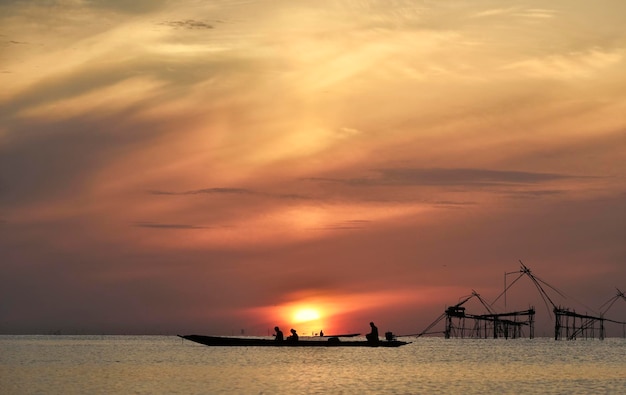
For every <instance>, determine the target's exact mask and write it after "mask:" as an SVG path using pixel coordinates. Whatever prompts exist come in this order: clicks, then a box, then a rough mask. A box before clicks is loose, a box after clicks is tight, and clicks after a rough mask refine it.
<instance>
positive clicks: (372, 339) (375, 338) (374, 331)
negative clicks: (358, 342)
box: [365, 322, 378, 343]
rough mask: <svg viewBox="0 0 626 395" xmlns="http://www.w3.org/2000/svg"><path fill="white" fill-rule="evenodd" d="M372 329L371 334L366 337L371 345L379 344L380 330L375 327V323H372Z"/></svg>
mask: <svg viewBox="0 0 626 395" xmlns="http://www.w3.org/2000/svg"><path fill="white" fill-rule="evenodd" d="M370 327H371V328H372V330H371V332H370V333H368V334H367V335H365V338H366V339H367V341H368V342H370V343H378V328H376V325H374V323H373V322H370Z"/></svg>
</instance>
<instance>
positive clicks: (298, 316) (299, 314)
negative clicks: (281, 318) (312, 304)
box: [293, 309, 320, 322]
mask: <svg viewBox="0 0 626 395" xmlns="http://www.w3.org/2000/svg"><path fill="white" fill-rule="evenodd" d="M319 318H320V315H319V313H318V312H317V311H315V310H313V309H302V310H298V311H296V313H295V314H294V315H293V320H294V321H295V322H305V321H313V320H319Z"/></svg>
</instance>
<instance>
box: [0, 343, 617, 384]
mask: <svg viewBox="0 0 626 395" xmlns="http://www.w3.org/2000/svg"><path fill="white" fill-rule="evenodd" d="M401 340H407V341H410V342H411V343H410V344H408V345H406V346H403V347H399V348H369V347H367V348H360V347H346V348H319V347H313V348H306V347H305V348H285V347H280V348H278V347H277V348H274V347H207V346H203V345H200V344H196V343H192V342H190V341H187V340H183V339H181V338H179V337H176V336H64V335H52V336H7V335H5V336H0V394H496V393H497V394H522V393H524V394H624V393H626V339H624V338H607V339H604V340H598V339H586V340H571V341H567V340H559V341H555V340H553V339H548V338H535V339H519V338H518V339H508V340H506V339H444V338H438V337H429V338H426V337H421V338H401Z"/></svg>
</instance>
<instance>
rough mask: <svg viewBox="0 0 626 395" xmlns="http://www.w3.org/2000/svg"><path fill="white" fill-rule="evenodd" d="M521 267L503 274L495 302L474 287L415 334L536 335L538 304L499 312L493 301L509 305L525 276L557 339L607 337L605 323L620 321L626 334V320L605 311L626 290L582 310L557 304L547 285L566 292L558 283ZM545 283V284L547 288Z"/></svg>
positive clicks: (449, 335)
mask: <svg viewBox="0 0 626 395" xmlns="http://www.w3.org/2000/svg"><path fill="white" fill-rule="evenodd" d="M520 264H521V267H520V270H519V271H517V272H510V273H505V274H504V291H503V292H502V293H501V294H500V295H499V296H498V297H497V298H496V299H495V300H494V302H493V303H488V302H486V301H485V300H484V299H483V298H482V297H481V296H480V295H479V294H478V293H477V292H476V291H474V290H472V293H471V294H470V295H469V296H466V297H462V298H461V300H460V301H459V302H458V303H456V304H455V305H453V306H450V307H447V308H446V310H445V311H444V313H443V314H441V315H440V316H439V317H438V318H437V319H436V320H435V321H434V322H433V323H432V324H430V325H429V326H428V327H426V329H424V330H423V331H422V332H420V333H419V334H416V335H413V336H416V337H420V336H423V335H430V334H438V333H443V335H444V337H445V338H446V339H450V338H479V339H481V338H482V339H487V338H494V339H498V338H504V339H516V338H522V337H526V336H528V338H530V339H532V338H534V337H535V308H534V306H531V307H529V308H528V309H527V310H521V311H507V312H496V311H495V309H494V307H493V304H495V302H496V301H498V300H499V299H500V298H502V297H503V298H504V306H505V308H506V293H507V291H508V290H509V288H511V286H513V284H515V283H516V282H517V281H518V280H519V279H521V278H522V277H527V278H529V279H530V281H531V282H532V284H533V285H534V286H535V288H536V289H537V290H538V291H539V295H540V296H541V298H542V299H543V302H544V304H545V305H546V308H547V309H548V313H549V314H550V315H551V317H553V319H554V339H555V340H561V339H567V340H575V339H577V338H584V339H595V338H598V339H600V340H602V339H604V338H605V336H606V328H605V324H607V323H611V324H618V325H621V326H622V333H623V336H624V337H626V322H624V321H618V320H614V319H609V318H606V316H605V314H606V313H607V312H608V310H609V309H610V308H611V306H613V305H614V304H615V302H616V301H618V300H624V301H626V296H624V293H623V292H622V291H620V290H619V289H617V294H616V295H615V296H614V297H612V298H611V299H610V300H608V301H607V302H606V303H604V304H603V305H602V306H601V308H604V310H602V311H601V312H600V313H597V314H595V315H592V314H579V313H577V312H576V311H575V310H574V309H571V308H568V307H563V306H560V305H558V306H557V305H556V304H555V303H554V302H553V300H552V298H550V296H549V295H548V292H546V290H545V288H548V289H551V290H552V291H554V292H556V293H557V294H558V295H560V296H562V297H565V295H564V294H563V293H562V292H561V291H559V290H557V289H556V288H555V287H553V286H551V285H550V284H548V283H546V282H545V281H543V280H541V279H539V278H538V277H537V276H535V275H534V274H533V273H532V272H531V271H530V269H529V268H528V267H526V265H524V263H523V262H522V261H520ZM512 274H518V277H517V278H516V279H515V280H514V281H512V282H511V283H510V284H508V285H507V276H509V275H512ZM544 287H545V288H544ZM472 299H476V300H478V301H479V302H480V304H481V305H482V307H483V308H484V310H485V311H486V312H485V313H482V314H474V313H469V312H468V311H467V310H466V307H465V306H464V305H465V304H466V303H467V302H469V301H470V300H472ZM441 321H444V329H443V331H433V328H435V327H436V326H437V325H438V324H439V323H440V322H441Z"/></svg>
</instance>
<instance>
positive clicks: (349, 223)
mask: <svg viewBox="0 0 626 395" xmlns="http://www.w3.org/2000/svg"><path fill="white" fill-rule="evenodd" d="M371 222H372V221H369V220H364V219H352V220H346V221H340V222H333V223H329V224H327V225H325V226H323V227H319V228H313V229H318V230H353V229H365V228H366V227H367V225H369V224H370V223H371Z"/></svg>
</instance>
